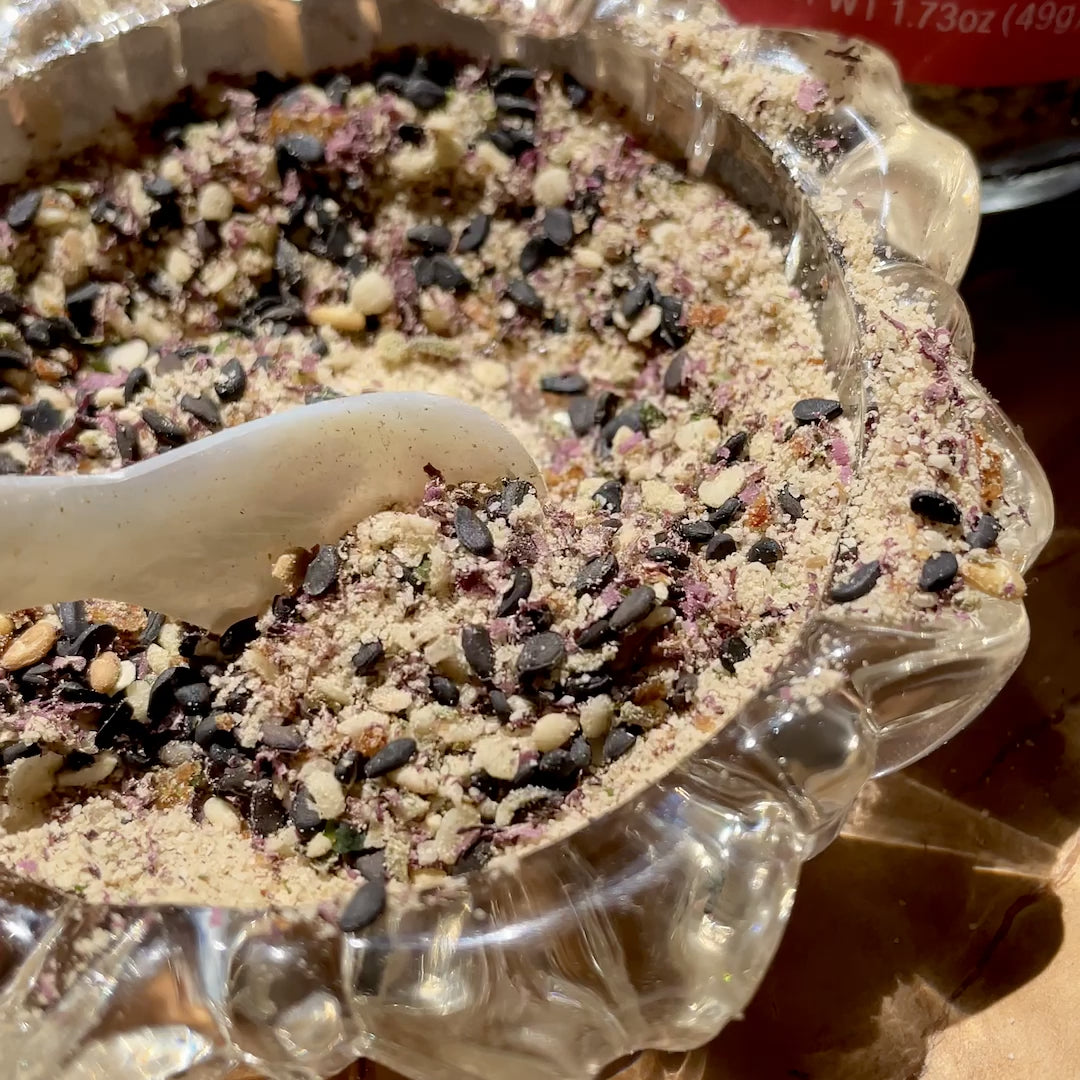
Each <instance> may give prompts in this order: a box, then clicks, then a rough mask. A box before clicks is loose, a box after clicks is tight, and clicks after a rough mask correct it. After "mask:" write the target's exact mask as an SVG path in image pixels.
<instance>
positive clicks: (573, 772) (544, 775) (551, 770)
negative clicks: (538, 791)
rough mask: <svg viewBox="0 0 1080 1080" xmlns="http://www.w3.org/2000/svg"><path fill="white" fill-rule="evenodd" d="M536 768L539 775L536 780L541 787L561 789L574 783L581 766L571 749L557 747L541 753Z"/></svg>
mask: <svg viewBox="0 0 1080 1080" xmlns="http://www.w3.org/2000/svg"><path fill="white" fill-rule="evenodd" d="M590 757H591V755H590ZM536 768H537V777H536V780H535V781H534V782H535V783H536V784H537V785H538V786H539V787H549V788H554V789H556V790H559V789H560V788H564V787H567V786H568V783H572V781H573V779H574V777H575V776H577V774H578V772H579V771H580V768H581V767H580V766H579V765H577V764H576V763H575V761H574V759H573V757H572V756H571V754H570V751H569V750H563V749H557V750H548V751H547V752H546V753H543V754H541V755H540V757H539V759H538V760H537V762H536Z"/></svg>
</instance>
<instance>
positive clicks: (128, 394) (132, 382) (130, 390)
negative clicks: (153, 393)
mask: <svg viewBox="0 0 1080 1080" xmlns="http://www.w3.org/2000/svg"><path fill="white" fill-rule="evenodd" d="M149 386H150V372H148V371H147V370H146V368H144V367H134V368H132V369H131V370H130V371H129V372H128V376H127V378H126V379H125V380H124V403H125V404H127V403H129V402H130V401H131V399H132V398H133V397H135V395H136V394H137V393H139V391H140V390H146V389H148V388H149Z"/></svg>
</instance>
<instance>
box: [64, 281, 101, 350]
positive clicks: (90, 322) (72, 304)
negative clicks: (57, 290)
mask: <svg viewBox="0 0 1080 1080" xmlns="http://www.w3.org/2000/svg"><path fill="white" fill-rule="evenodd" d="M100 295H101V285H100V284H99V283H98V282H96V281H88V282H86V283H85V284H83V285H80V286H79V287H78V288H77V289H72V290H71V292H69V293H68V294H67V313H68V318H69V319H71V322H72V325H73V326H74V327H75V329H76V330H77V331H78V332H79V334H80V336H82V337H91V336H92V335H93V333H94V331H95V330H96V329H97V317H96V316H95V315H94V303H95V302H96V300H97V298H98V297H99V296H100Z"/></svg>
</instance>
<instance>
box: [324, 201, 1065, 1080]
mask: <svg viewBox="0 0 1080 1080" xmlns="http://www.w3.org/2000/svg"><path fill="white" fill-rule="evenodd" d="M1078 249H1080V198H1073V199H1070V200H1065V201H1061V202H1058V203H1055V204H1051V205H1048V206H1044V207H1040V208H1037V209H1034V210H1028V211H1021V212H1018V213H1015V214H1012V215H1008V216H1005V217H996V218H991V219H988V220H987V221H986V222H985V223H984V227H983V232H982V235H981V236H980V240H979V245H978V249H977V251H976V254H975V258H974V260H973V263H972V266H971V269H970V271H969V273H968V275H967V278H966V280H965V282H964V285H963V290H962V291H963V293H964V296H965V298H966V300H967V303H968V305H969V307H970V309H971V313H972V318H973V321H974V326H975V335H976V346H977V351H976V362H975V371H976V374H977V375H978V376H979V378H980V379H981V380H982V381H983V383H984V384H985V385H986V386H987V387H988V388H989V389H990V391H991V392H992V393H993V394H994V396H995V397H997V398H998V399H999V400H1000V401H1001V402H1002V404H1003V405H1004V407H1005V409H1006V411H1007V412H1008V414H1009V415H1010V416H1011V417H1012V418H1013V419H1014V420H1015V421H1016V422H1017V423H1019V424H1020V425H1021V426H1022V427H1023V428H1024V431H1025V433H1026V435H1027V438H1028V441H1029V442H1030V443H1031V445H1032V446H1033V447H1034V449H1035V451H1036V453H1037V454H1038V456H1039V458H1040V460H1041V461H1042V462H1043V464H1044V465H1045V467H1046V469H1047V472H1048V473H1049V475H1050V481H1051V484H1052V486H1053V488H1054V492H1055V497H1056V500H1057V528H1056V531H1055V534H1054V537H1053V540H1052V541H1051V543H1050V545H1049V547H1048V549H1047V551H1046V552H1045V553H1044V555H1043V557H1042V559H1041V560H1040V563H1039V565H1038V567H1037V568H1036V570H1035V572H1034V573H1033V575H1032V576H1031V579H1030V583H1031V588H1030V592H1029V596H1028V611H1029V613H1030V615H1031V622H1032V643H1031V648H1030V650H1029V652H1028V655H1027V657H1026V659H1025V661H1024V663H1023V665H1022V666H1021V668H1020V670H1019V671H1018V672H1017V674H1016V675H1015V676H1014V678H1013V679H1012V681H1011V682H1010V683H1009V685H1008V686H1007V687H1006V689H1005V690H1004V691H1003V693H1002V694H1001V696H1000V697H999V698H998V699H997V701H995V702H994V704H993V705H992V706H991V707H990V708H989V709H988V710H987V712H986V713H985V714H984V715H983V716H982V717H980V718H979V720H978V721H977V722H976V723H974V724H973V725H972V726H971V727H970V728H969V729H968V730H967V731H966V732H964V733H963V734H961V735H960V736H958V737H957V738H955V739H954V740H953V741H952V742H951V743H949V744H948V745H947V746H945V747H943V748H942V749H941V750H939V751H937V752H936V753H935V754H933V755H931V756H930V757H929V758H928V759H926V760H925V761H923V762H921V763H920V764H918V765H916V766H913V767H912V768H911V769H908V770H907V771H906V772H905V773H903V774H901V775H899V776H896V777H891V778H889V779H887V780H884V781H882V782H881V783H880V784H878V785H877V786H876V788H875V789H874V790H873V791H872V792H871V793H869V795H868V799H867V808H866V809H865V811H864V812H863V813H861V814H860V815H859V822H858V824H857V825H855V826H853V827H852V828H851V829H850V830H849V831H848V832H847V833H846V834H845V835H844V836H843V837H841V839H840V840H838V841H837V842H836V843H835V844H833V846H832V847H831V848H829V850H827V851H826V852H825V853H824V854H822V855H821V856H819V857H818V858H816V859H815V860H813V861H812V862H811V863H810V864H809V865H808V866H807V867H806V869H805V872H804V874H803V880H802V883H801V885H800V888H799V893H798V898H797V900H796V903H795V908H794V912H793V914H792V919H791V925H790V927H789V929H788V931H787V934H786V936H785V938H784V942H783V944H782V946H781V948H780V951H779V954H778V956H777V958H776V962H775V964H774V965H773V967H772V970H771V972H770V974H769V976H768V977H767V979H766V980H765V983H764V985H763V986H762V987H761V990H760V991H759V993H758V995H757V996H756V998H755V999H754V1001H753V1002H752V1003H751V1005H750V1007H749V1009H748V1010H747V1014H746V1016H745V1018H744V1019H743V1020H741V1021H739V1022H736V1023H733V1024H731V1025H730V1026H729V1027H728V1028H727V1030H726V1031H725V1032H724V1033H723V1034H722V1035H721V1036H720V1037H719V1038H718V1039H716V1040H715V1041H714V1042H713V1043H712V1044H711V1045H710V1046H709V1047H707V1048H705V1049H703V1050H702V1051H699V1052H696V1053H694V1054H690V1055H675V1056H666V1057H665V1056H661V1055H646V1056H645V1057H644V1058H643V1059H642V1060H641V1061H639V1062H638V1063H637V1064H636V1065H635V1066H634V1067H633V1068H632V1069H631V1070H630V1071H629V1073H627V1074H626V1075H625V1080H702V1078H703V1077H707V1078H709V1080H915V1078H917V1077H923V1078H924V1080H981V1078H982V1077H986V1078H987V1080H989V1078H991V1077H993V1078H994V1080H1035V1078H1037V1077H1038V1078H1040V1080H1058V1078H1060V1080H1069V1078H1071V1077H1076V1076H1080V1031H1077V1030H1076V1028H1077V1027H1078V1026H1080V1025H1074V1023H1073V1017H1074V1016H1076V1015H1078V1014H1080V883H1076V882H1073V881H1072V880H1071V874H1070V871H1071V869H1072V865H1073V843H1074V837H1075V835H1076V833H1077V828H1078V825H1080V648H1078V644H1080V500H1078V499H1077V497H1076V496H1077V493H1078V488H1080V485H1078V484H1077V479H1076V477H1077V473H1078V471H1080V439H1078V437H1077V436H1078V431H1077V429H1078V421H1080V408H1078V406H1077V402H1078V400H1080V356H1078V352H1080V350H1078V346H1077V342H1078V341H1080V290H1078V287H1077V286H1078V274H1077V269H1076V265H1077V261H1076V260H1077V256H1076V252H1077V250H1078ZM1070 927H1074V928H1075V930H1074V931H1073V932H1069V931H1070ZM1074 983H1075V984H1077V986H1074ZM346 1077H347V1078H348V1080H360V1078H363V1080H374V1078H375V1077H378V1080H391V1078H392V1074H390V1073H389V1072H388V1071H386V1070H383V1069H377V1068H372V1067H370V1066H367V1067H364V1066H358V1067H356V1068H355V1069H354V1070H352V1071H350V1072H349V1073H348V1074H344V1076H343V1077H342V1078H341V1080H346ZM491 1080H496V1078H494V1077H493V1078H491Z"/></svg>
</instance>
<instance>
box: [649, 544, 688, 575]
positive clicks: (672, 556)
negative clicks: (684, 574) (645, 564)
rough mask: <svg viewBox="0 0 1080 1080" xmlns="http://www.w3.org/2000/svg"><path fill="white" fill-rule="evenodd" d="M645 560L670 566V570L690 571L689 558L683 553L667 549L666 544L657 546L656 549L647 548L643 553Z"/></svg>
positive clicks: (674, 549)
mask: <svg viewBox="0 0 1080 1080" xmlns="http://www.w3.org/2000/svg"><path fill="white" fill-rule="evenodd" d="M645 557H646V558H647V559H652V561H653V562H658V563H663V564H664V565H665V566H670V567H671V568H672V570H689V569H690V556H689V555H687V554H686V552H685V551H679V550H678V549H677V548H673V547H668V546H667V545H666V544H658V545H657V546H656V547H651V548H649V550H648V551H646V552H645Z"/></svg>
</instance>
